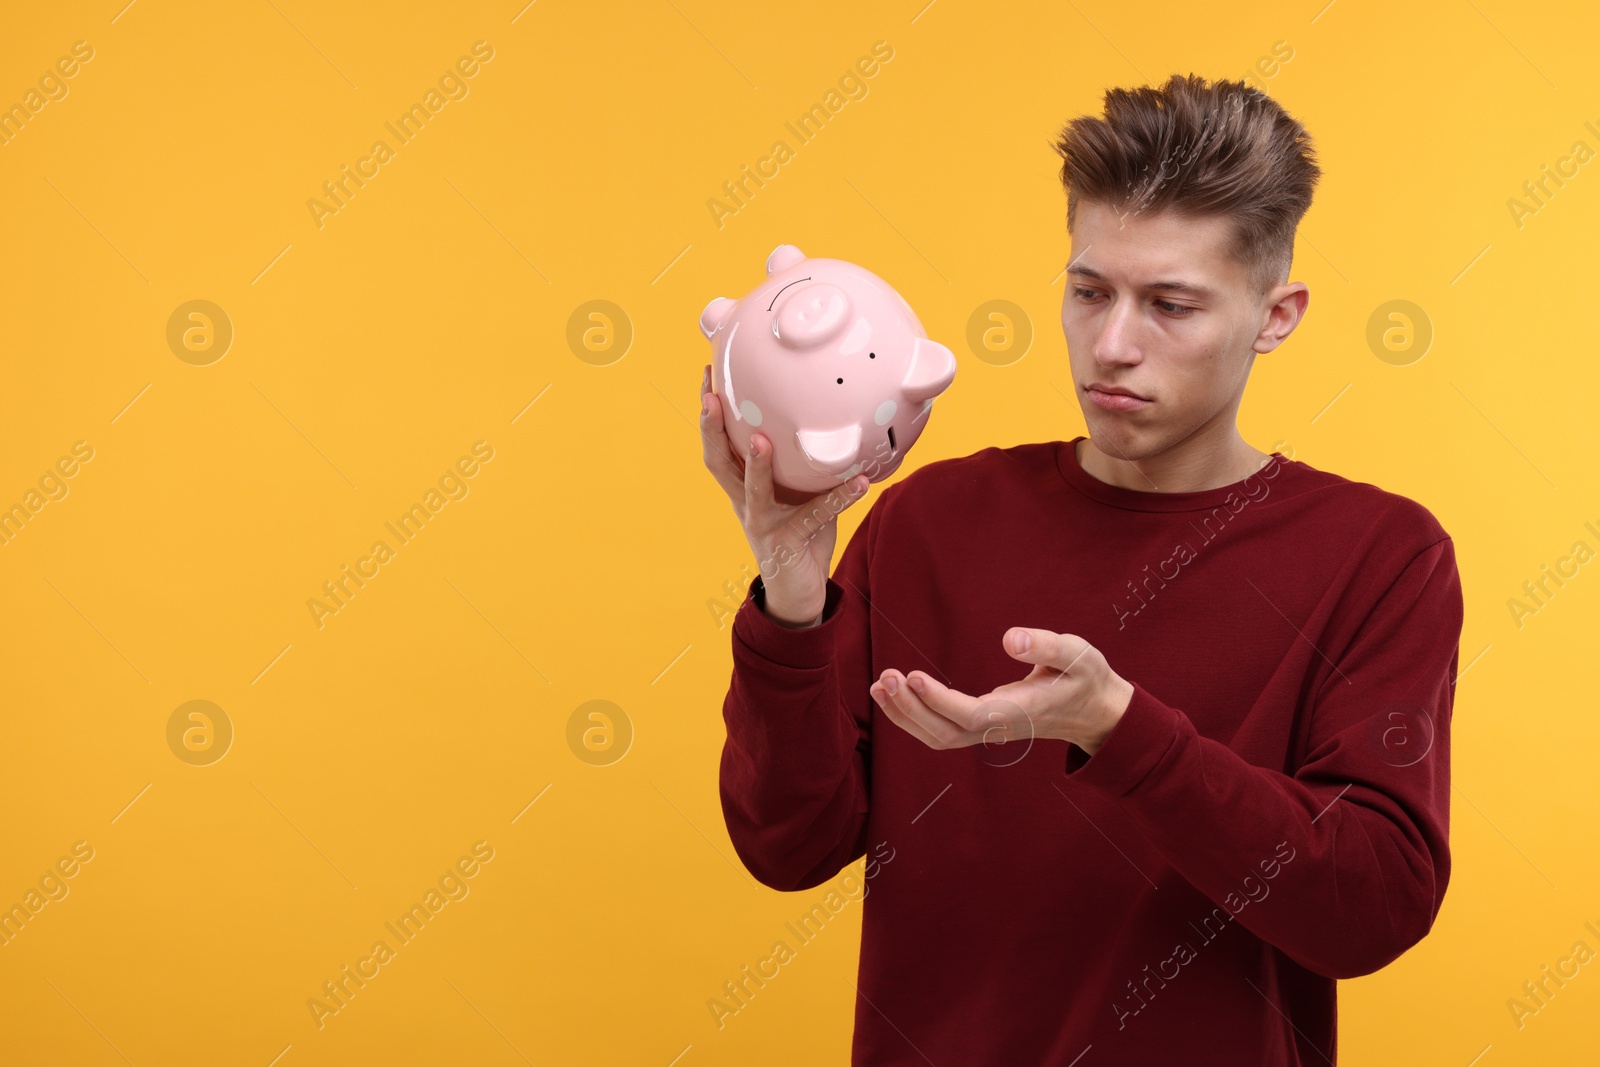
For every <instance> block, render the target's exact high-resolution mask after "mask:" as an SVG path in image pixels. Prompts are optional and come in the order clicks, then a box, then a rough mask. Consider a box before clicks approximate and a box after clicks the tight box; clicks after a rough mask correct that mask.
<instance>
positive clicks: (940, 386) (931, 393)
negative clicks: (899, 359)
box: [900, 337, 956, 401]
mask: <svg viewBox="0 0 1600 1067" xmlns="http://www.w3.org/2000/svg"><path fill="white" fill-rule="evenodd" d="M955 377H956V357H955V353H953V352H951V351H950V350H949V349H948V348H946V347H945V346H944V345H942V344H940V343H939V342H938V341H930V340H928V339H927V338H926V337H919V338H917V342H916V344H915V345H913V346H912V348H911V367H910V369H908V370H907V371H906V376H905V379H904V380H903V381H902V382H901V383H900V388H901V389H902V390H904V391H905V395H906V399H907V400H908V401H916V400H932V399H933V398H934V397H936V396H938V395H939V394H940V393H942V392H944V391H945V390H946V389H948V388H950V383H951V382H952V381H954V380H955Z"/></svg>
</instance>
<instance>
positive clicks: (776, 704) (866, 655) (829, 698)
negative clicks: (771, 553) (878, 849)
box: [720, 487, 893, 891]
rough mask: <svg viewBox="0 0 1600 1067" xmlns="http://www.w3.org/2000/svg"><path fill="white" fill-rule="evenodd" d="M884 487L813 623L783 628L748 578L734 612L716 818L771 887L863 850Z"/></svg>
mask: <svg viewBox="0 0 1600 1067" xmlns="http://www.w3.org/2000/svg"><path fill="white" fill-rule="evenodd" d="M892 493H893V487H891V488H890V489H888V490H885V492H884V494H883V495H882V496H880V497H879V498H878V500H877V501H875V502H874V506H873V507H872V509H871V510H870V511H868V513H867V516H866V518H865V519H863V520H862V522H861V524H860V525H859V526H858V527H857V528H856V530H855V533H854V535H853V536H852V537H851V538H850V541H849V543H848V544H847V545H846V546H845V550H844V552H843V554H842V555H841V556H840V558H839V563H838V566H837V567H836V568H835V569H834V572H833V577H831V578H829V579H828V583H827V597H826V599H825V601H824V603H823V613H822V621H821V622H820V623H819V624H818V625H816V626H813V627H810V628H807V629H790V628H788V627H784V626H780V625H779V624H778V623H776V622H773V621H772V620H771V619H770V618H768V617H767V616H766V615H765V614H764V613H763V611H762V610H761V605H762V603H763V599H762V598H763V597H764V594H765V589H764V587H763V585H762V581H761V578H760V577H759V576H758V577H756V578H755V579H754V580H752V581H751V583H750V587H749V591H748V595H747V596H746V597H745V600H744V602H743V603H742V604H740V605H739V610H738V611H737V612H736V613H735V615H734V620H733V626H732V631H733V678H732V682H731V684H730V685H729V687H728V694H727V697H726V698H725V699H724V701H723V705H722V717H723V721H724V722H725V723H726V725H727V730H728V736H727V740H726V741H725V742H724V744H723V747H722V764H721V775H720V789H721V794H722V814H723V819H724V821H725V822H726V824H727V827H728V836H729V838H730V839H731V840H732V841H733V847H734V851H735V852H737V853H738V855H739V859H740V860H741V861H743V863H744V865H745V867H746V868H747V869H748V870H749V871H750V873H751V874H752V875H754V876H755V877H756V878H757V879H759V880H760V881H761V882H762V883H763V884H765V885H768V886H771V887H772V888H774V889H781V890H786V891H792V890H798V889H809V888H811V887H812V886H815V885H820V884H821V883H822V882H825V881H827V880H828V879H829V878H831V877H833V876H834V875H835V874H837V873H838V872H839V871H840V870H841V869H842V868H843V867H844V866H845V864H847V863H849V862H851V861H852V860H854V859H856V858H857V857H859V856H862V855H865V854H866V843H865V837H866V826H867V798H868V794H869V789H868V778H867V774H868V772H867V767H868V752H869V749H870V745H871V738H872V730H871V724H872V698H871V695H870V694H869V692H868V688H869V687H870V686H871V685H872V678H871V663H872V653H871V648H870V630H869V626H868V623H869V621H870V619H869V615H870V607H869V604H870V597H871V581H870V572H869V564H868V557H869V556H870V555H871V551H872V548H871V546H872V542H873V539H874V533H875V531H876V529H877V526H878V524H879V522H880V520H881V515H882V512H883V509H884V507H885V505H886V503H887V502H888V500H889V497H890V496H891V495H892Z"/></svg>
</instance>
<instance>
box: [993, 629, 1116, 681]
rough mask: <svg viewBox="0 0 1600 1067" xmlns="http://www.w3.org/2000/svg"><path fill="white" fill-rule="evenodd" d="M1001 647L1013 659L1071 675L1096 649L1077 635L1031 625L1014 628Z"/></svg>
mask: <svg viewBox="0 0 1600 1067" xmlns="http://www.w3.org/2000/svg"><path fill="white" fill-rule="evenodd" d="M1001 645H1002V646H1003V647H1004V648H1005V650H1006V654H1007V655H1009V656H1010V657H1011V658H1012V659H1018V660H1021V661H1022V662H1023V663H1036V664H1039V665H1041V666H1045V667H1054V668H1055V669H1056V670H1058V671H1060V672H1062V673H1063V674H1066V673H1069V672H1070V671H1071V670H1072V667H1073V665H1074V664H1076V663H1077V662H1078V660H1079V659H1081V658H1082V657H1083V656H1084V655H1086V654H1087V653H1089V652H1091V651H1092V650H1093V649H1094V646H1093V645H1091V644H1090V643H1089V642H1087V641H1085V640H1084V639H1083V638H1081V637H1079V636H1078V635H1077V634H1058V633H1055V632H1054V631H1052V630H1035V629H1032V628H1030V627H1027V626H1013V627H1012V628H1011V629H1009V630H1007V631H1006V636H1005V639H1004V640H1003V641H1001Z"/></svg>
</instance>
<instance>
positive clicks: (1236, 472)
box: [1077, 432, 1272, 493]
mask: <svg viewBox="0 0 1600 1067" xmlns="http://www.w3.org/2000/svg"><path fill="white" fill-rule="evenodd" d="M1110 452H1111V454H1110V455H1107V454H1106V453H1105V452H1102V451H1101V450H1100V448H1099V446H1098V445H1096V444H1095V443H1094V441H1092V440H1091V439H1089V438H1084V439H1083V440H1082V441H1079V442H1078V445H1077V457H1078V466H1080V467H1082V468H1083V470H1084V471H1085V473H1087V474H1089V475H1090V476H1091V477H1094V478H1096V479H1098V480H1099V481H1102V482H1105V483H1107V484H1108V485H1114V486H1118V487H1120V488H1123V489H1132V490H1135V491H1137V492H1142V493H1193V492H1200V491H1202V490H1205V489H1217V488H1220V487H1222V486H1224V485H1232V484H1233V483H1235V482H1239V481H1243V480H1244V479H1245V478H1247V477H1249V476H1250V475H1251V474H1254V473H1255V472H1256V471H1258V470H1260V469H1261V468H1262V467H1263V466H1265V465H1266V463H1267V461H1268V460H1269V459H1271V458H1272V457H1271V456H1270V455H1268V454H1267V453H1265V452H1262V451H1261V450H1260V449H1258V448H1254V447H1252V446H1251V445H1249V444H1247V443H1246V442H1245V440H1244V438H1242V437H1239V436H1238V434H1237V432H1235V434H1234V436H1233V437H1232V439H1231V440H1224V441H1221V442H1218V443H1216V444H1211V443H1208V442H1203V441H1195V440H1192V439H1191V440H1189V441H1186V442H1184V443H1183V444H1181V445H1179V446H1177V447H1176V448H1171V449H1168V450H1167V451H1166V452H1163V453H1161V454H1160V455H1157V456H1149V457H1146V458H1143V459H1128V458H1125V457H1122V458H1119V457H1118V456H1117V453H1116V450H1115V448H1114V447H1112V448H1110Z"/></svg>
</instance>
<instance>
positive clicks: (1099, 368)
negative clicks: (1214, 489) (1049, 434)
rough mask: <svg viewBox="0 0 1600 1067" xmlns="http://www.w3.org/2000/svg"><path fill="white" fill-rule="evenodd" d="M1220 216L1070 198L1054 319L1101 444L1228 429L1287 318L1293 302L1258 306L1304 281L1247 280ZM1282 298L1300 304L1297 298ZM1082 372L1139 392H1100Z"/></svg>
mask: <svg viewBox="0 0 1600 1067" xmlns="http://www.w3.org/2000/svg"><path fill="white" fill-rule="evenodd" d="M1230 226H1231V223H1230V222H1229V220H1227V219H1226V218H1223V217H1221V216H1208V217H1202V218H1182V217H1179V216H1177V215H1172V214H1155V215H1151V214H1147V213H1133V214H1126V215H1123V216H1121V217H1119V216H1118V214H1117V213H1116V212H1115V211H1113V210H1112V209H1111V208H1109V207H1107V206H1105V205H1103V204H1099V203H1094V202H1085V203H1081V204H1079V205H1078V210H1077V214H1076V217H1075V219H1074V224H1073V230H1072V258H1071V260H1070V261H1069V266H1068V270H1067V291H1066V295H1065V297H1064V298H1063V300H1062V304H1061V326H1062V329H1063V330H1064V331H1065V333H1066V337H1067V356H1068V360H1069V361H1070V363H1071V365H1072V378H1073V382H1074V384H1075V385H1076V386H1077V390H1078V402H1079V403H1080V404H1081V405H1082V407H1083V414H1084V419H1085V421H1086V422H1087V423H1088V425H1089V431H1090V436H1091V438H1093V440H1094V441H1095V442H1096V444H1097V445H1099V446H1101V447H1102V450H1103V451H1105V452H1107V454H1108V455H1111V456H1114V457H1115V456H1119V455H1120V456H1121V458H1125V459H1130V460H1134V459H1141V458H1145V457H1149V456H1154V455H1159V454H1160V453H1162V452H1165V451H1167V450H1168V449H1169V448H1172V447H1173V446H1175V445H1178V444H1180V443H1182V442H1184V441H1186V440H1188V439H1190V438H1191V437H1193V436H1195V435H1196V434H1197V433H1201V432H1202V431H1210V430H1214V429H1223V428H1226V429H1227V430H1229V431H1231V429H1232V426H1233V419H1234V416H1235V414H1236V413H1237V411H1238V407H1239V400H1240V397H1241V396H1242V395H1243V393H1244V386H1245V380H1246V378H1247V377H1248V376H1249V373H1250V367H1251V364H1252V363H1253V362H1254V361H1255V355H1256V353H1257V352H1266V351H1270V350H1271V349H1272V348H1274V347H1276V346H1277V344H1278V342H1279V341H1280V340H1282V336H1283V335H1286V334H1287V333H1288V331H1289V329H1293V327H1294V321H1295V319H1296V318H1297V317H1298V316H1297V315H1296V314H1295V312H1294V311H1292V310H1289V309H1288V308H1285V309H1284V311H1283V315H1282V316H1280V314H1279V313H1278V312H1276V311H1274V312H1273V314H1271V315H1269V314H1268V311H1269V309H1272V308H1273V305H1274V303H1276V302H1278V301H1279V300H1280V299H1282V298H1283V297H1284V296H1285V295H1288V291H1290V290H1300V291H1302V292H1303V291H1304V288H1305V287H1304V286H1303V285H1298V284H1297V285H1294V286H1278V287H1276V288H1274V289H1270V290H1269V291H1268V292H1267V293H1266V294H1264V295H1263V294H1258V293H1255V292H1253V291H1252V290H1251V288H1250V285H1249V281H1248V279H1247V277H1246V273H1245V268H1244V267H1243V266H1242V265H1241V264H1239V263H1236V262H1234V261H1233V260H1232V259H1231V258H1229V257H1228V256H1227V254H1226V250H1227V247H1228V241H1229V238H1230V236H1231V230H1230ZM1186 287H1187V288H1186ZM1288 304H1289V305H1296V306H1297V307H1298V308H1300V309H1303V308H1304V300H1303V298H1302V299H1299V300H1298V303H1297V301H1296V300H1294V299H1291V300H1289V301H1288ZM1283 316H1287V322H1286V323H1285V321H1284V317H1283ZM1284 325H1287V327H1288V328H1287V329H1282V328H1281V327H1283V326H1284ZM1091 383H1095V384H1100V385H1105V386H1108V387H1111V388H1120V389H1125V390H1128V391H1130V392H1132V393H1134V394H1136V395H1137V396H1139V397H1142V398H1144V400H1143V402H1139V401H1132V402H1130V401H1127V400H1126V399H1118V398H1106V397H1105V396H1104V394H1103V393H1097V392H1094V391H1090V390H1089V389H1088V387H1089V386H1090V384H1091Z"/></svg>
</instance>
